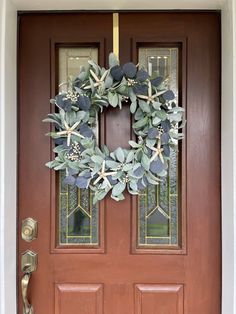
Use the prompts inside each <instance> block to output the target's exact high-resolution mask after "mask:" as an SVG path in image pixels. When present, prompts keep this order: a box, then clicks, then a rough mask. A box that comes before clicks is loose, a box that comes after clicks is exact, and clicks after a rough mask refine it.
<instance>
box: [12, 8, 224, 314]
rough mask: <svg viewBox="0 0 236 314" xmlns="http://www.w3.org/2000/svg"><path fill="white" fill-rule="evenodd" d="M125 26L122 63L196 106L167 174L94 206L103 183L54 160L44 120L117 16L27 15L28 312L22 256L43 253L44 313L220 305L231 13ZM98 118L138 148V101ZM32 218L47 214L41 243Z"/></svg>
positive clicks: (39, 289) (163, 312)
mask: <svg viewBox="0 0 236 314" xmlns="http://www.w3.org/2000/svg"><path fill="white" fill-rule="evenodd" d="M119 27H120V59H121V63H122V64H123V63H125V62H128V61H131V60H132V61H133V62H139V63H141V64H143V65H144V66H146V68H147V69H148V71H149V74H150V75H151V76H152V75H155V74H159V75H161V76H163V77H164V78H165V79H166V84H167V85H168V86H169V87H170V88H171V89H172V90H174V92H175V93H176V97H177V101H178V102H179V105H181V106H183V107H185V108H186V118H187V126H186V128H185V130H184V132H185V140H184V141H183V142H182V144H180V145H179V152H178V153H175V152H174V151H173V152H172V153H171V159H170V170H169V172H168V176H167V178H166V179H165V180H163V182H162V183H161V184H160V185H159V186H158V187H157V188H156V187H150V188H148V189H147V190H144V191H142V192H141V193H140V195H139V196H138V197H131V196H129V195H128V194H127V195H126V199H125V200H124V201H121V202H115V201H114V200H111V199H110V198H106V199H105V201H102V202H100V203H99V204H97V205H92V198H93V194H92V192H89V191H87V190H78V189H75V188H68V187H65V186H63V184H62V181H63V176H64V173H63V172H60V173H59V174H58V175H55V173H54V172H53V171H50V170H48V168H46V167H45V166H44V165H45V163H46V162H47V161H49V160H51V158H52V155H51V148H52V143H51V142H50V139H49V137H45V135H44V134H45V133H47V132H49V130H50V126H49V125H48V124H43V123H42V120H43V119H44V118H45V117H46V115H47V113H48V112H49V111H50V110H51V108H50V104H49V99H50V97H53V96H54V95H55V93H56V92H57V91H58V88H57V86H58V83H60V82H62V81H66V80H67V79H68V76H69V75H72V76H73V75H76V71H77V70H78V68H79V67H80V66H81V65H84V64H86V62H87V60H88V59H89V58H92V59H94V60H95V61H98V62H99V63H100V64H102V65H107V60H108V54H109V52H111V51H112V49H113V48H112V42H113V37H112V36H113V16H112V13H99V12H98V13H88V12H87V13H60V14H59V13H58V14H54V13H49V14H41V13H35V14H20V18H19V72H18V73H19V103H18V112H19V124H18V125H19V142H18V151H19V176H18V182H19V186H18V191H19V215H18V217H19V234H18V235H19V252H18V254H19V310H18V311H19V313H23V312H22V306H23V305H22V301H21V284H20V281H21V278H22V276H23V273H22V271H21V255H22V254H23V253H24V252H25V251H26V250H32V251H34V252H35V253H37V254H38V268H37V270H36V271H35V272H33V274H32V276H31V281H30V285H29V287H28V292H27V294H28V298H29V301H30V303H31V304H32V305H33V307H34V310H35V314H46V313H47V314H59V313H60V314H157V313H159V314H183V313H184V314H219V313H220V295H221V280H220V274H221V246H220V239H221V230H220V15H219V13H217V12H202V13H201V12H182V13H181V12H178V13H177V12H168V13H164V12H156V13H154V12H153V13H120V15H119ZM97 126H98V127H97V135H98V138H99V141H100V143H106V144H107V145H108V146H109V147H110V149H114V148H116V147H118V146H122V147H128V144H127V143H128V140H129V139H130V138H131V137H132V134H131V117H130V113H129V108H128V107H127V106H126V107H124V109H123V110H122V111H119V110H109V111H107V112H105V113H104V114H103V115H102V116H101V117H100V119H99V121H98V122H97ZM28 217H31V218H33V219H34V220H36V221H37V222H38V234H37V235H36V239H35V240H33V241H31V242H26V241H25V240H23V239H22V235H21V228H22V221H23V220H25V219H26V218H28ZM25 235H27V231H26V234H25ZM229 241H230V239H229Z"/></svg>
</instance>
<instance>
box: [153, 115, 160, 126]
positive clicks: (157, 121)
mask: <svg viewBox="0 0 236 314" xmlns="http://www.w3.org/2000/svg"><path fill="white" fill-rule="evenodd" d="M160 123H161V119H160V118H159V117H155V118H153V120H152V124H153V125H158V124H160Z"/></svg>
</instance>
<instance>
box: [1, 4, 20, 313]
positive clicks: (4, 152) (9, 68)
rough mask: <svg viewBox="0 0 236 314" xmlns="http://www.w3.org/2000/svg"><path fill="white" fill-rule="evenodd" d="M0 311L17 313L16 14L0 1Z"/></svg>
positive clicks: (9, 5)
mask: <svg viewBox="0 0 236 314" xmlns="http://www.w3.org/2000/svg"><path fill="white" fill-rule="evenodd" d="M0 23H1V26H0V27H1V29H0V60H1V63H0V310H1V311H0V312H1V314H7V313H8V314H13V313H14V314H15V313H16V172H17V170H16V159H17V152H16V134H17V129H16V128H17V124H16V119H17V117H16V112H17V110H16V33H17V12H16V10H15V7H14V6H13V5H12V4H11V2H10V1H7V0H6V1H1V2H0Z"/></svg>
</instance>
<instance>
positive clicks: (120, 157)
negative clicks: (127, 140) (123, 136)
mask: <svg viewBox="0 0 236 314" xmlns="http://www.w3.org/2000/svg"><path fill="white" fill-rule="evenodd" d="M115 154H116V158H117V159H118V160H119V161H120V162H124V160H125V154H124V151H123V149H122V148H121V147H118V148H117V149H116V150H115Z"/></svg>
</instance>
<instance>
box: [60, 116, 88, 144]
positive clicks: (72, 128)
mask: <svg viewBox="0 0 236 314" xmlns="http://www.w3.org/2000/svg"><path fill="white" fill-rule="evenodd" d="M79 124H80V122H76V123H75V124H73V125H72V126H69V125H68V124H67V122H66V121H64V125H65V128H66V129H65V130H64V131H60V132H57V134H58V135H67V146H70V140H71V135H72V134H73V135H76V136H78V137H81V138H84V136H83V135H81V134H80V133H79V132H78V131H75V129H76V128H77V126H78V125H79Z"/></svg>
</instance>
